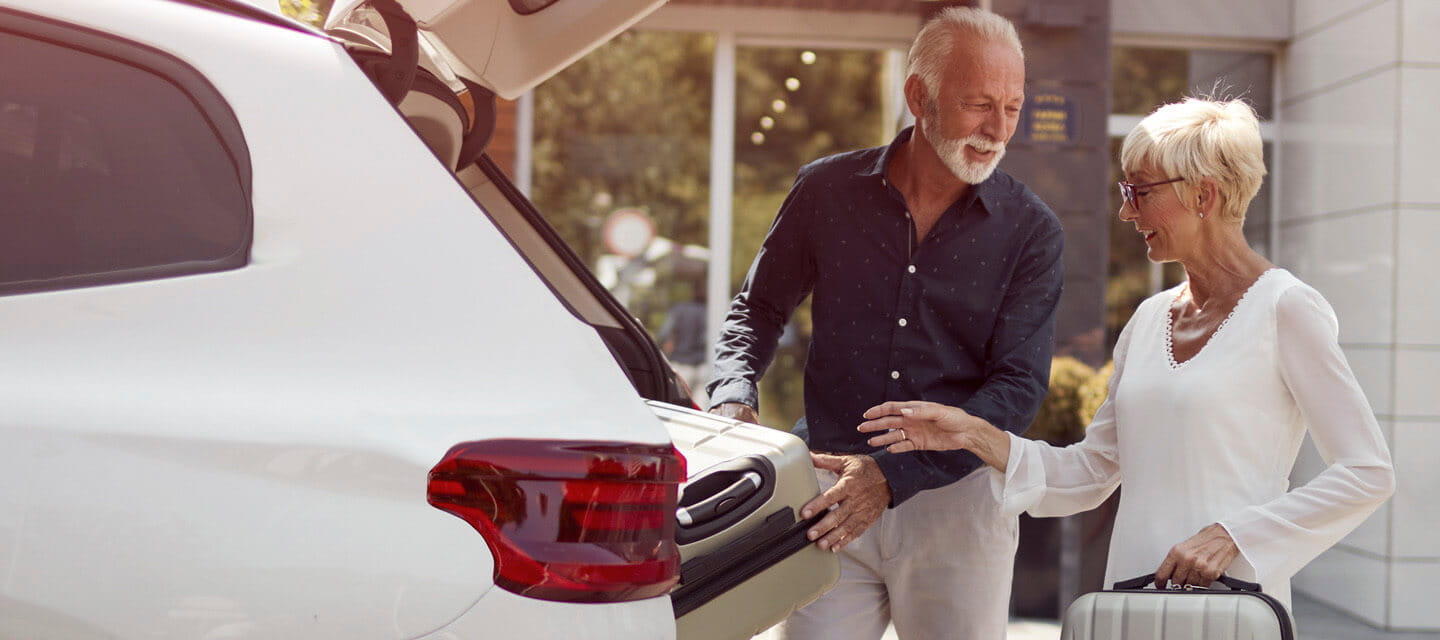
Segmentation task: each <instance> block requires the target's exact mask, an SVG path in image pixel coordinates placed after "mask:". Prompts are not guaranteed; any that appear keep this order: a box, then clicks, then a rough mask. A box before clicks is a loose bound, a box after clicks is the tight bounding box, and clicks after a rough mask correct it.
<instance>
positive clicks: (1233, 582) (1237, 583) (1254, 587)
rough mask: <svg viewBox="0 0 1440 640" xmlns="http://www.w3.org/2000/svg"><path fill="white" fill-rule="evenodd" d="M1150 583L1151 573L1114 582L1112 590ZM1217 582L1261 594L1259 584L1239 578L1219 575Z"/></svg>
mask: <svg viewBox="0 0 1440 640" xmlns="http://www.w3.org/2000/svg"><path fill="white" fill-rule="evenodd" d="M1152 582H1155V574H1153V573H1147V574H1145V575H1143V576H1139V577H1136V578H1131V579H1129V580H1121V581H1119V582H1116V583H1115V586H1114V587H1113V589H1115V590H1116V591H1120V590H1128V589H1144V588H1145V585H1147V584H1150V583H1152ZM1219 582H1220V583H1221V584H1223V585H1225V586H1227V587H1230V590H1232V591H1250V592H1253V593H1261V590H1260V584H1259V583H1255V582H1246V581H1244V580H1241V579H1239V578H1232V577H1230V576H1227V575H1221V576H1220V579H1219ZM1197 588H1201V589H1209V587H1197Z"/></svg>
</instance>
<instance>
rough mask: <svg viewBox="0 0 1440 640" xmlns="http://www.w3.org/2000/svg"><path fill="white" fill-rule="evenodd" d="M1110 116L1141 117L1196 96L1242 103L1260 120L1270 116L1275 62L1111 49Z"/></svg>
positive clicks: (1259, 57) (1246, 55)
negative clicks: (1241, 99)
mask: <svg viewBox="0 0 1440 640" xmlns="http://www.w3.org/2000/svg"><path fill="white" fill-rule="evenodd" d="M1111 69H1112V74H1113V75H1112V81H1113V83H1114V86H1113V99H1114V103H1115V105H1114V113H1118V114H1126V115H1146V114H1148V113H1150V112H1151V111H1153V110H1155V108H1156V107H1158V106H1160V105H1162V104H1166V103H1170V102H1175V101H1177V100H1180V99H1181V98H1183V97H1185V96H1187V95H1189V96H1199V95H1217V96H1219V97H1243V98H1244V99H1246V100H1247V101H1249V102H1250V104H1251V105H1253V106H1254V107H1255V111H1256V113H1257V114H1259V116H1260V118H1261V119H1262V120H1264V119H1269V118H1271V117H1273V116H1274V101H1273V100H1272V91H1273V88H1274V81H1273V78H1274V56H1272V55H1270V54H1269V53H1264V52H1250V51H1239V52H1237V51H1211V50H1204V49H1196V50H1184V49H1153V48H1144V47H1115V48H1114V49H1113V50H1112V57H1111Z"/></svg>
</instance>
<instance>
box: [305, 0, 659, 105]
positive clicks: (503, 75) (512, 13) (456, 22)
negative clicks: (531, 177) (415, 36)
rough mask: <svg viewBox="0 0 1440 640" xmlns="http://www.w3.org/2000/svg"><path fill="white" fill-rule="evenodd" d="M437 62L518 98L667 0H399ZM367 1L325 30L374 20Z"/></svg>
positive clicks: (349, 7) (343, 11)
mask: <svg viewBox="0 0 1440 640" xmlns="http://www.w3.org/2000/svg"><path fill="white" fill-rule="evenodd" d="M395 1H396V2H398V4H399V5H400V7H401V8H402V9H403V10H404V11H405V12H406V13H407V14H409V16H410V17H411V18H413V19H414V21H415V24H416V27H417V29H418V31H419V34H420V38H421V39H422V40H423V41H424V42H425V44H426V48H427V51H426V53H428V54H430V55H431V56H432V57H433V58H434V62H435V63H436V64H443V65H444V66H446V67H448V68H449V69H448V70H449V71H451V72H453V73H454V74H455V75H457V76H460V77H463V78H465V79H468V80H470V81H472V82H475V83H477V84H480V85H481V86H484V87H486V88H487V89H489V90H491V91H493V92H494V93H495V94H496V95H498V96H500V97H502V98H506V99H511V100H513V99H515V98H518V97H519V96H520V95H521V94H523V93H525V92H526V91H529V90H530V89H531V88H534V87H535V86H536V85H538V84H540V83H541V82H544V81H545V80H546V79H547V78H549V77H550V76H553V75H555V74H556V73H559V72H560V70H562V69H564V68H565V67H566V66H568V65H570V64H571V63H572V62H574V61H576V60H578V59H579V58H580V57H581V56H583V55H585V54H586V53H589V52H590V51H591V50H592V49H594V48H595V47H598V46H600V45H601V44H603V43H605V42H606V41H608V40H610V39H611V38H613V37H615V36H616V35H618V34H619V33H620V32H621V31H624V30H625V29H627V28H629V27H630V26H631V25H633V24H635V23H636V22H638V21H639V20H640V19H641V18H644V17H645V16H647V15H649V14H650V12H652V11H654V10H656V9H658V8H659V7H660V5H662V4H665V0H604V1H603V2H598V1H596V0H395ZM367 4H368V2H367V0H339V1H337V2H336V3H335V6H334V8H333V9H332V10H331V12H330V14H329V17H328V18H327V19H326V22H325V28H326V30H327V31H329V30H332V29H337V28H339V29H344V28H345V27H346V25H347V24H353V23H366V22H367V20H366V19H364V18H363V17H362V16H360V15H358V14H359V13H360V12H363V11H365V10H366V9H367V7H366V5H367Z"/></svg>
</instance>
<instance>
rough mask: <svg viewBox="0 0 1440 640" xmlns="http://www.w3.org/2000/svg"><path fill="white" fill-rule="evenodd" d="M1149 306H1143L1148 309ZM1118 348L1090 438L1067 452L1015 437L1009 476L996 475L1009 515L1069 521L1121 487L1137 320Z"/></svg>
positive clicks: (1007, 470) (997, 490)
mask: <svg viewBox="0 0 1440 640" xmlns="http://www.w3.org/2000/svg"><path fill="white" fill-rule="evenodd" d="M1144 308H1145V307H1143V306H1142V307H1141V309H1144ZM1140 315H1141V311H1136V313H1135V316H1134V317H1132V318H1131V321H1130V322H1129V323H1128V324H1126V325H1125V329H1124V330H1122V331H1121V332H1120V339H1119V340H1117V341H1116V343H1115V352H1114V359H1115V372H1114V373H1113V374H1112V375H1111V376H1110V382H1109V389H1108V394H1107V395H1106V397H1105V402H1104V403H1103V404H1101V405H1100V410H1099V411H1097V412H1095V418H1094V419H1093V420H1091V422H1090V425H1089V427H1087V428H1086V429H1085V439H1084V440H1081V441H1080V442H1077V443H1075V444H1072V445H1070V446H1067V447H1056V446H1052V445H1050V444H1049V443H1046V442H1043V441H1039V440H1028V439H1026V438H1021V437H1020V436H1017V435H1015V434H1013V433H1012V434H1009V436H1010V458H1009V460H1008V462H1007V463H1006V467H1005V472H1004V473H1001V472H1000V471H997V470H995V469H991V470H990V474H991V475H990V479H991V484H990V486H991V489H992V490H993V491H994V493H995V496H996V499H997V500H998V501H999V502H1000V505H1001V509H1002V510H1003V512H1004V513H1005V514H1006V515H1007V516H1014V515H1019V514H1020V513H1021V512H1022V511H1028V512H1029V513H1030V515H1032V516H1035V517H1053V516H1066V515H1070V514H1072V513H1079V512H1081V511H1088V510H1090V509H1094V508H1095V507H1097V506H1099V505H1100V503H1102V502H1104V501H1105V499H1106V498H1108V497H1110V494H1111V493H1114V491H1115V487H1117V486H1119V484H1120V477H1121V474H1120V451H1119V440H1118V436H1117V433H1116V424H1115V390H1116V389H1117V388H1118V387H1119V386H1120V377H1121V376H1122V375H1123V374H1124V372H1125V357H1126V354H1127V352H1128V351H1129V347H1130V333H1131V330H1132V327H1133V325H1134V324H1135V322H1136V321H1135V319H1134V318H1135V317H1139V316H1140Z"/></svg>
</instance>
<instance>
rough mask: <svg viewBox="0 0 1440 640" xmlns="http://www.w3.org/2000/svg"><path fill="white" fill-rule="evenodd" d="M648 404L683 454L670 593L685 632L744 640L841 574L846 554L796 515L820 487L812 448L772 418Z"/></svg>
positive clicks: (684, 635) (714, 639)
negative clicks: (816, 536) (819, 541)
mask: <svg viewBox="0 0 1440 640" xmlns="http://www.w3.org/2000/svg"><path fill="white" fill-rule="evenodd" d="M650 406H651V408H652V409H653V410H654V411H655V413H656V415H657V416H659V417H660V419H661V421H662V422H664V423H665V428H666V429H667V430H668V431H669V432H670V438H671V440H673V441H674V442H675V446H676V447H678V448H679V449H680V451H681V452H682V453H684V454H685V456H686V460H687V463H688V466H689V474H690V475H689V479H688V480H687V481H686V482H685V484H684V485H682V486H681V494H680V509H679V511H678V512H677V514H676V520H677V526H676V532H675V538H676V542H677V543H679V545H680V556H681V559H682V564H681V570H680V574H681V577H680V585H679V586H678V587H677V588H676V589H675V590H674V591H673V592H671V594H670V600H671V604H672V605H673V606H674V608H675V618H676V621H675V623H676V624H675V626H676V637H677V638H679V640H743V639H748V638H750V636H752V635H754V634H756V633H759V632H760V631H762V630H764V629H766V628H768V627H770V626H772V625H774V624H776V623H778V622H780V621H781V620H784V619H785V617H786V616H788V615H790V613H791V612H792V611H794V610H795V609H796V608H798V607H801V606H804V605H806V604H809V603H810V602H811V601H813V600H814V599H816V598H818V597H820V595H821V594H823V593H825V592H826V591H828V590H829V589H830V587H832V586H834V585H835V582H836V581H838V580H839V579H840V558H839V556H837V555H835V554H833V553H829V552H826V551H821V550H820V548H819V547H816V546H815V545H814V544H813V543H811V542H810V540H809V539H807V538H806V537H805V532H806V531H807V530H808V529H809V526H810V525H813V524H814V523H815V522H816V521H818V520H819V519H820V518H822V517H824V514H818V515H816V516H815V517H813V518H811V519H810V520H808V521H806V520H802V519H801V518H800V517H799V511H800V507H802V506H804V504H805V503H807V502H809V501H810V499H811V498H814V497H815V496H816V495H818V494H819V492H820V489H819V485H818V483H817V482H816V479H815V467H814V465H813V464H811V462H810V450H809V449H807V448H806V447H805V443H804V442H802V441H801V440H800V439H799V438H797V437H795V436H793V435H791V434H789V433H786V432H784V431H777V430H775V429H770V428H767V427H762V426H758V425H753V424H747V423H744V422H740V421H737V420H731V419H729V418H721V417H720V416H717V415H713V414H708V413H701V412H698V411H693V410H690V409H682V408H680V407H674V406H670V405H665V404H661V403H657V402H652V403H650Z"/></svg>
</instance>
